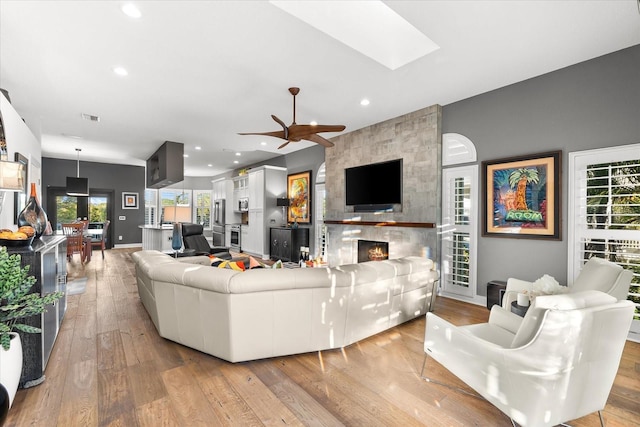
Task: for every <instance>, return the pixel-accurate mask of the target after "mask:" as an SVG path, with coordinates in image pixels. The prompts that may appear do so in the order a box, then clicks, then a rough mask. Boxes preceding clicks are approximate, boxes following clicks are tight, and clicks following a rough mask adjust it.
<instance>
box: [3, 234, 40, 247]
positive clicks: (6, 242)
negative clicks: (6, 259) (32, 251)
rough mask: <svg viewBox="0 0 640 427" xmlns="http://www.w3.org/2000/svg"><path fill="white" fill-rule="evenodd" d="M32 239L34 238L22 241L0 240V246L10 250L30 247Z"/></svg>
mask: <svg viewBox="0 0 640 427" xmlns="http://www.w3.org/2000/svg"><path fill="white" fill-rule="evenodd" d="M34 237H35V236H31V237H29V238H28V239H24V240H17V239H0V246H7V247H10V248H16V247H26V246H31V243H33V239H34Z"/></svg>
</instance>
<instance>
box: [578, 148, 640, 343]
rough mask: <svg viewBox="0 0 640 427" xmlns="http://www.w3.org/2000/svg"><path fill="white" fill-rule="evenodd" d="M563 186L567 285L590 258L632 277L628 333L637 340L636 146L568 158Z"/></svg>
mask: <svg viewBox="0 0 640 427" xmlns="http://www.w3.org/2000/svg"><path fill="white" fill-rule="evenodd" d="M569 183H570V185H569V265H568V277H567V279H568V281H569V283H571V282H572V281H573V280H574V279H575V278H576V277H577V275H578V273H579V272H580V269H581V268H582V265H583V264H584V263H585V262H586V261H587V260H588V259H589V258H591V257H594V256H595V257H600V258H605V259H608V260H609V261H612V262H615V263H617V264H619V265H621V266H622V267H624V268H627V269H630V270H631V271H633V279H632V282H631V287H630V289H629V296H628V298H629V299H630V300H631V301H633V302H634V303H635V304H636V312H635V316H634V320H633V323H632V325H631V332H632V333H638V334H640V144H635V145H629V146H622V147H613V148H606V149H600V150H589V151H582V152H576V153H570V154H569ZM639 338H640V336H639Z"/></svg>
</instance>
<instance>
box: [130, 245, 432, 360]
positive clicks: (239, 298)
mask: <svg viewBox="0 0 640 427" xmlns="http://www.w3.org/2000/svg"><path fill="white" fill-rule="evenodd" d="M132 257H133V260H134V262H135V266H136V277H137V284H138V293H139V294H140V298H141V300H142V303H143V304H144V307H145V308H146V310H147V312H148V313H149V316H150V317H151V320H152V321H153V323H154V325H155V326H156V328H157V330H158V333H159V334H160V336H162V337H164V338H167V339H170V340H172V341H175V342H178V343H180V344H183V345H186V346H188V347H192V348H194V349H197V350H200V351H202V352H205V353H208V354H211V355H213V356H216V357H219V358H221V359H224V360H227V361H230V362H241V361H246V360H254V359H262V358H267V357H274V356H284V355H289V354H297V353H305V352H311V351H319V350H326V349H332V348H340V347H345V346H347V345H349V344H352V343H354V342H356V341H358V340H361V339H363V338H366V337H369V336H371V335H374V334H376V333H378V332H381V331H384V330H386V329H389V328H391V327H393V326H396V325H398V324H400V323H403V322H406V321H408V320H411V319H414V318H416V317H418V316H422V315H424V314H425V313H426V312H427V311H430V309H431V306H432V301H433V298H434V295H435V289H434V284H435V282H436V281H437V280H438V274H437V272H436V270H435V269H434V264H433V262H432V261H431V260H429V259H426V258H420V257H405V258H400V259H393V260H386V261H370V262H365V263H360V264H352V265H343V266H339V267H333V268H300V269H253V270H247V271H244V272H239V271H235V270H228V269H221V268H215V267H211V266H210V265H209V263H210V261H209V258H208V257H204V256H202V257H185V258H178V259H175V258H172V257H170V256H168V255H165V254H163V253H161V252H158V251H149V250H146V251H140V252H135V253H133V254H132Z"/></svg>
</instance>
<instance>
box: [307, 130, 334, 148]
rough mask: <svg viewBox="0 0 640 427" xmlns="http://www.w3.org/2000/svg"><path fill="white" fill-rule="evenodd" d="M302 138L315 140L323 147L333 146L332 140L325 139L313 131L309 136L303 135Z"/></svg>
mask: <svg viewBox="0 0 640 427" xmlns="http://www.w3.org/2000/svg"><path fill="white" fill-rule="evenodd" d="M303 139H306V140H308V141H311V142H315V143H316V144H320V145H324V146H325V147H333V146H334V144H333V142H331V141H329V140H328V139H325V138H323V137H321V136H320V135H317V134H315V133H312V134H311V135H309V136H305V137H304V138H303Z"/></svg>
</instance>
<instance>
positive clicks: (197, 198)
mask: <svg viewBox="0 0 640 427" xmlns="http://www.w3.org/2000/svg"><path fill="white" fill-rule="evenodd" d="M193 205H194V210H193V222H194V223H196V224H202V225H203V227H204V228H205V229H210V228H211V190H193Z"/></svg>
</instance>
